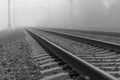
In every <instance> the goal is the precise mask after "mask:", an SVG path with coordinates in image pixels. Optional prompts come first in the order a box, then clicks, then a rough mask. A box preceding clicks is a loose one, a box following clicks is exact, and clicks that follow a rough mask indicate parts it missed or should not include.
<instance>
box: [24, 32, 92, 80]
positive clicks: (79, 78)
mask: <svg viewBox="0 0 120 80" xmlns="http://www.w3.org/2000/svg"><path fill="white" fill-rule="evenodd" d="M26 34H27V33H26ZM27 35H28V38H29V39H28V41H29V43H30V45H34V46H32V49H33V54H32V55H31V56H32V58H33V63H35V64H36V65H37V66H39V68H40V72H39V73H40V75H39V80H91V79H90V78H89V77H88V76H85V75H80V74H79V73H77V72H76V71H75V70H74V69H73V68H72V67H71V66H70V65H68V64H67V63H65V62H64V61H63V60H62V59H60V58H59V57H57V56H56V55H55V53H54V51H51V50H50V49H49V48H47V46H46V45H45V44H43V43H42V42H41V41H40V39H39V37H37V36H36V35H34V34H31V36H32V37H33V38H32V37H31V36H30V35H29V34H27ZM30 39H31V40H30ZM38 71H39V70H38Z"/></svg>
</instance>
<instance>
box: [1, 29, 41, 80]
mask: <svg viewBox="0 0 120 80" xmlns="http://www.w3.org/2000/svg"><path fill="white" fill-rule="evenodd" d="M31 52H32V49H31V47H30V45H29V43H28V42H27V41H26V40H25V34H24V33H23V31H22V30H21V29H17V30H15V31H10V32H7V33H6V34H5V35H4V36H2V37H0V80H38V79H37V75H38V74H40V73H39V72H37V71H38V68H39V67H38V66H37V65H35V64H34V63H32V58H31V56H30V54H31Z"/></svg>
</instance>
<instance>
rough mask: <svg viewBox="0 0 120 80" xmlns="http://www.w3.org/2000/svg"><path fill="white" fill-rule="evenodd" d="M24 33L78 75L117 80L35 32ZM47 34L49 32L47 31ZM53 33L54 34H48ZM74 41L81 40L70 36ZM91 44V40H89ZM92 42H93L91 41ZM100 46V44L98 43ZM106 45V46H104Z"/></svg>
mask: <svg viewBox="0 0 120 80" xmlns="http://www.w3.org/2000/svg"><path fill="white" fill-rule="evenodd" d="M26 31H27V32H28V33H29V34H30V35H31V36H32V37H33V38H34V39H35V40H36V41H38V42H39V41H40V42H42V43H43V44H44V45H46V47H47V48H49V49H50V50H51V51H53V52H54V54H55V55H57V56H58V57H59V58H61V59H63V60H64V61H65V62H66V63H68V64H69V65H71V66H72V67H73V68H74V69H75V70H76V71H77V72H78V73H80V74H84V75H87V76H89V77H90V78H91V80H118V79H116V78H114V77H113V76H111V75H109V74H108V73H106V72H104V71H102V70H100V69H98V68H97V67H95V66H93V65H91V64H90V63H87V62H86V61H84V60H82V59H80V58H79V57H77V56H75V55H73V54H72V53H70V52H68V51H67V50H65V49H63V48H61V47H59V46H57V45H56V44H54V43H52V42H50V41H49V40H47V39H45V38H43V37H42V36H40V35H38V34H37V33H36V32H34V31H32V29H31V30H28V29H26ZM47 32H49V31H47ZM50 33H55V32H50ZM55 34H58V35H62V36H64V37H69V38H70V37H71V36H70V35H65V34H60V33H55ZM72 37H73V38H74V39H76V40H81V39H80V38H79V39H78V37H74V36H72ZM90 42H91V40H90ZM92 42H93V41H92ZM100 44H101V43H100ZM106 45H108V44H106Z"/></svg>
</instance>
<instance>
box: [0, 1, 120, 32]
mask: <svg viewBox="0 0 120 80" xmlns="http://www.w3.org/2000/svg"><path fill="white" fill-rule="evenodd" d="M119 9H120V0H11V23H12V27H13V28H14V27H31V26H33V27H56V28H73V29H85V30H102V31H115V32H116V31H117V32H120V10H119ZM7 15H8V12H7V0H0V29H4V28H7V27H8V16H7Z"/></svg>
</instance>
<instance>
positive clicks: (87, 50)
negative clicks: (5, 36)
mask: <svg viewBox="0 0 120 80" xmlns="http://www.w3.org/2000/svg"><path fill="white" fill-rule="evenodd" d="M27 32H28V33H29V34H30V35H31V36H32V37H34V38H38V41H41V42H42V43H44V45H47V47H48V48H49V49H50V50H52V51H53V52H54V53H55V54H56V55H57V56H58V57H59V58H60V59H62V60H63V61H65V62H66V63H68V64H70V65H71V66H72V68H73V69H75V70H76V72H78V73H80V74H81V73H83V74H84V75H86V76H87V78H90V80H118V79H119V74H118V72H116V71H115V69H116V70H117V69H118V68H119V67H118V66H117V67H116V68H115V67H114V66H113V65H114V64H115V66H116V63H117V62H116V56H115V58H114V57H113V56H114V55H115V54H116V53H115V51H113V50H108V49H111V48H106V49H105V47H102V46H100V47H99V46H96V45H94V46H91V45H90V44H89V45H88V44H85V43H81V44H80V45H81V47H80V46H79V47H80V48H81V49H80V48H79V49H80V50H81V52H80V53H79V54H76V52H72V50H70V49H69V50H65V49H63V48H66V47H65V45H67V44H68V46H67V47H71V46H73V47H74V45H72V44H78V42H77V43H74V42H73V43H71V41H69V39H67V40H65V39H64V38H65V36H62V37H64V38H62V37H60V35H57V37H54V36H55V35H56V34H57V33H56V34H52V35H51V33H49V32H44V31H43V33H44V35H46V34H47V37H48V36H49V38H53V39H56V38H57V39H58V40H59V41H62V39H63V40H64V41H68V42H69V43H67V42H66V43H65V42H64V41H63V44H62V45H64V47H63V46H62V47H63V48H61V47H59V46H61V45H60V42H58V43H57V42H56V41H52V40H50V39H48V40H47V39H46V38H43V37H45V36H43V35H42V36H43V37H42V36H41V35H40V34H41V33H40V31H39V30H35V29H34V30H27ZM43 33H42V34H43ZM49 34H50V35H49ZM53 35H54V36H53ZM58 36H59V37H58ZM54 43H55V44H54ZM61 43H62V42H61ZM56 44H57V45H59V46H57V45H56ZM69 44H70V45H69ZM92 45H93V44H92ZM74 49H75V48H74ZM74 51H77V50H76V49H75V50H74ZM70 52H72V53H70ZM95 53H96V54H95ZM108 53H109V54H108ZM74 54H75V55H74ZM76 55H77V56H76ZM105 56H107V57H108V58H107V57H105ZM84 60H85V61H84ZM117 60H118V59H117ZM101 61H102V62H103V63H102V62H101ZM109 61H111V62H113V64H112V63H109ZM89 63H90V64H89ZM102 64H103V66H102ZM93 65H94V66H93ZM104 65H105V66H104ZM118 65H119V63H118ZM104 71H105V72H104ZM106 72H107V73H106ZM108 73H109V74H112V75H114V76H115V77H116V78H115V77H113V76H111V75H109V74H108ZM117 78H118V79H117Z"/></svg>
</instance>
